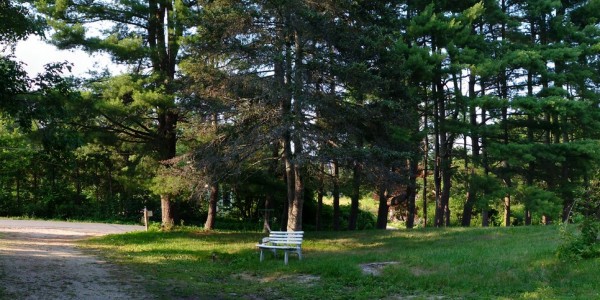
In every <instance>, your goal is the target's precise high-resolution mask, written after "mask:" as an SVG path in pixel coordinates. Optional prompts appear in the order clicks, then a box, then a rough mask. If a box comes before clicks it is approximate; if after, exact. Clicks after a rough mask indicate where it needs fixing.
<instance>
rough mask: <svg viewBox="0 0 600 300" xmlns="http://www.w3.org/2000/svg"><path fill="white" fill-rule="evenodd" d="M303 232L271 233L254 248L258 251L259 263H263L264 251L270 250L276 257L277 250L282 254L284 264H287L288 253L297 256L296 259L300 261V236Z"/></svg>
mask: <svg viewBox="0 0 600 300" xmlns="http://www.w3.org/2000/svg"><path fill="white" fill-rule="evenodd" d="M303 234H304V231H271V232H270V233H269V237H265V238H263V239H262V241H261V242H260V243H259V244H256V247H258V248H259V249H260V261H263V260H264V258H265V256H264V253H263V252H264V250H271V251H272V252H273V254H274V255H275V257H277V250H282V251H283V252H284V260H283V261H284V263H285V264H286V265H287V264H288V253H290V252H293V253H296V254H298V259H300V260H301V259H302V235H303Z"/></svg>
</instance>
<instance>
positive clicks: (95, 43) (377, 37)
mask: <svg viewBox="0 0 600 300" xmlns="http://www.w3.org/2000/svg"><path fill="white" fill-rule="evenodd" d="M2 3H3V4H2V6H0V12H1V15H4V14H7V13H10V14H11V16H12V17H11V18H10V19H7V20H8V21H10V22H7V23H3V24H2V25H1V26H2V27H0V36H2V40H3V42H5V43H8V44H11V43H14V42H15V41H16V40H18V39H21V38H23V37H25V36H26V35H27V34H31V33H35V32H41V28H42V26H41V23H40V22H41V20H39V19H37V18H34V17H32V16H31V15H30V13H29V12H28V11H27V9H26V7H29V8H30V9H34V8H35V9H36V10H37V12H38V13H40V15H43V16H44V18H45V19H44V20H45V22H46V24H47V25H48V26H50V27H51V28H52V31H51V33H52V38H51V42H52V43H54V44H55V45H56V46H58V47H60V48H65V49H69V48H77V47H78V48H81V49H84V50H86V51H88V52H90V53H95V52H99V51H101V52H105V53H108V54H110V55H112V57H113V59H114V62H115V63H117V64H125V65H127V66H128V71H127V72H126V73H124V74H118V75H115V74H110V72H108V71H106V72H95V73H94V76H91V77H90V78H86V79H77V80H75V79H74V78H69V77H68V75H67V74H66V73H63V72H64V71H66V70H67V69H68V65H64V64H63V65H61V64H58V65H52V66H48V69H47V72H46V73H45V74H40V75H38V76H37V77H34V78H31V77H30V76H32V75H27V74H26V73H25V72H24V71H23V70H22V68H21V66H20V63H19V62H16V61H14V59H13V58H11V57H10V56H7V57H2V60H1V61H0V76H2V80H1V81H0V82H1V83H0V85H1V86H0V96H1V97H2V99H1V101H0V102H1V104H2V105H1V108H2V111H3V114H2V123H1V125H2V126H1V127H2V128H1V130H0V144H1V145H0V146H1V149H2V152H1V153H0V157H1V158H2V162H3V163H2V172H1V173H0V174H1V175H0V185H1V187H2V189H1V191H2V192H1V193H0V198H2V199H1V200H2V201H1V202H0V203H1V204H0V214H2V215H13V216H17V215H29V216H39V217H59V218H100V219H123V220H136V219H138V218H139V216H140V215H139V211H140V210H141V209H142V207H143V206H147V207H148V208H150V209H153V210H156V211H157V215H160V216H161V220H162V223H163V225H164V226H165V227H170V226H172V225H173V224H178V223H181V222H187V223H188V224H189V223H190V222H193V223H199V222H205V223H204V226H205V228H207V229H212V228H215V226H216V227H218V226H219V225H218V224H219V222H218V221H216V220H217V218H218V219H219V220H222V221H221V222H222V224H224V225H225V224H229V223H228V222H231V221H236V222H237V221H242V222H245V223H249V224H260V223H259V222H260V220H264V221H265V224H267V223H270V225H271V226H272V227H277V228H279V227H281V228H288V229H294V230H298V229H301V228H303V227H305V228H310V229H312V228H314V229H334V230H340V229H350V230H353V229H358V228H369V227H373V226H375V227H377V228H385V227H386V226H387V225H388V223H389V222H390V221H397V220H400V221H402V222H404V224H405V225H406V226H407V227H408V228H412V227H415V226H432V225H433V226H449V225H462V226H471V225H474V224H477V225H482V226H489V225H505V226H511V225H529V224H533V223H546V224H547V223H550V222H556V221H566V220H568V219H569V218H570V217H571V216H573V214H572V213H571V212H573V211H574V204H576V203H591V204H590V205H592V206H593V205H595V204H594V203H597V202H598V198H597V197H596V195H595V193H594V192H593V189H594V186H595V185H596V184H597V183H596V180H595V175H596V174H597V173H598V171H599V165H598V158H599V157H600V156H599V154H600V153H598V149H599V148H598V146H599V145H598V141H599V140H598V139H599V136H598V132H600V131H599V129H600V123H599V121H600V107H599V105H600V103H599V102H600V98H599V95H600V94H599V93H598V87H599V83H600V77H598V74H600V73H599V70H598V68H599V66H600V64H599V62H600V60H599V58H600V46H599V45H600V29H599V28H600V27H599V26H598V25H599V22H600V9H598V8H600V2H599V1H596V0H582V1H566V0H562V1H560V0H535V1H534V0H519V1H508V0H497V1H491V0H482V1H479V2H477V1H461V2H460V3H455V2H449V1H412V0H410V1H408V0H397V1H396V0H393V1H331V0H324V1H319V2H314V1H301V0H288V1H272V0H257V1H254V0H247V1H246V0H245V1H234V0H219V1H204V0H198V1H186V0H174V1H163V0H160V1H159V0H151V1H136V0H129V1H88V0H85V1H82V0H71V1H65V0H44V1H19V2H17V1H14V2H6V3H5V2H2ZM18 3H22V5H21V4H18ZM19 16H20V17H19ZM3 19H4V18H3ZM343 195H346V196H347V197H348V199H349V200H348V205H347V206H344V201H343V199H344V197H343ZM365 202H374V203H375V205H368V206H369V207H373V206H374V207H376V208H375V209H374V213H375V214H376V218H375V219H373V218H370V217H366V214H365V213H363V212H361V205H362V207H365V206H364V205H363V204H364V203H365ZM159 207H160V209H159ZM592 215H593V214H589V213H588V214H585V216H587V217H589V216H592ZM225 220H229V221H225ZM253 226H255V225H253Z"/></svg>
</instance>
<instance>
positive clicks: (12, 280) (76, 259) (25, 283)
mask: <svg viewBox="0 0 600 300" xmlns="http://www.w3.org/2000/svg"><path fill="white" fill-rule="evenodd" d="M138 229H140V228H139V227H126V226H121V225H108V224H82V223H66V222H41V221H14V220H0V277H1V279H2V280H1V281H0V288H1V289H2V290H3V291H2V292H0V293H3V294H4V295H3V294H0V296H4V297H0V298H6V299H10V298H13V299H152V297H151V296H149V295H148V294H147V293H146V292H145V291H144V290H143V289H142V288H141V284H140V283H141V278H139V277H136V276H134V275H133V274H132V273H130V272H128V271H127V270H125V269H123V268H122V267H119V266H115V265H111V264H109V263H107V262H105V261H103V260H101V259H100V258H98V257H96V256H94V255H92V254H90V253H89V252H84V251H82V250H80V249H78V248H77V246H76V242H77V241H78V240H81V239H83V238H87V237H90V236H95V235H102V234H108V233H118V232H125V231H132V230H138Z"/></svg>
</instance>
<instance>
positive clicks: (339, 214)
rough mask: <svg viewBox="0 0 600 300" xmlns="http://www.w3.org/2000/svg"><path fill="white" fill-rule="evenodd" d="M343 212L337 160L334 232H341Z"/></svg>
mask: <svg viewBox="0 0 600 300" xmlns="http://www.w3.org/2000/svg"><path fill="white" fill-rule="evenodd" d="M341 217H342V212H341V209H340V169H339V165H338V162H337V160H334V161H333V230H336V231H337V230H340V229H341V228H340V226H341V225H340V224H341Z"/></svg>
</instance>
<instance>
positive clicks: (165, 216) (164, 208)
mask: <svg viewBox="0 0 600 300" xmlns="http://www.w3.org/2000/svg"><path fill="white" fill-rule="evenodd" d="M160 207H161V216H162V228H163V229H164V230H171V228H173V225H174V221H173V215H172V212H171V198H170V197H169V195H167V194H164V195H160Z"/></svg>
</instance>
